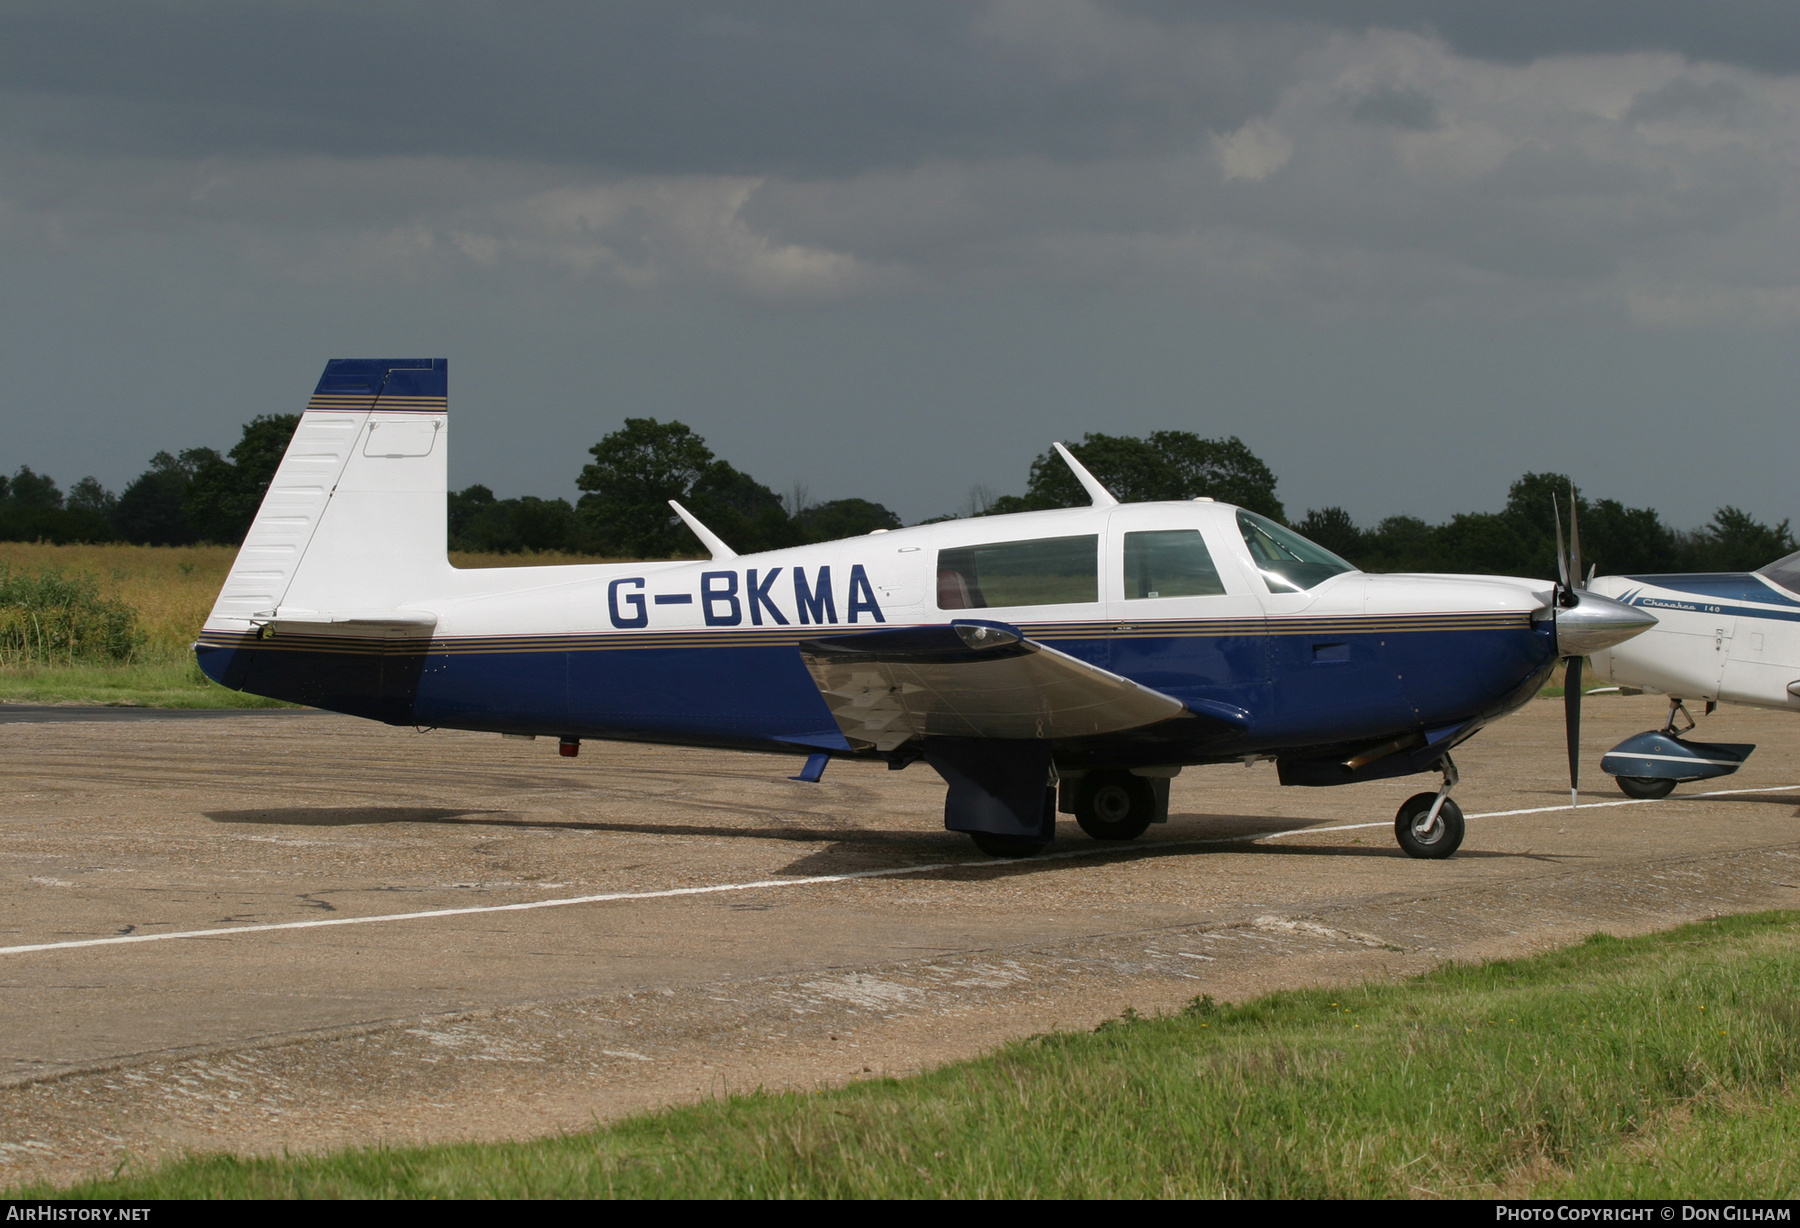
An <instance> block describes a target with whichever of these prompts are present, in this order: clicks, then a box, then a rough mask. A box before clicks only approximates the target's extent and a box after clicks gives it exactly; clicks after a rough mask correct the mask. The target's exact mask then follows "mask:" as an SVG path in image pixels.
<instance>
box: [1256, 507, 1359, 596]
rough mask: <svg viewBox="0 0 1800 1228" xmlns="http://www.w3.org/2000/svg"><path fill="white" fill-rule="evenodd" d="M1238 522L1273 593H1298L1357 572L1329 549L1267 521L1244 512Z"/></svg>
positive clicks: (1257, 565) (1258, 568) (1264, 518)
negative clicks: (1349, 572) (1350, 572)
mask: <svg viewBox="0 0 1800 1228" xmlns="http://www.w3.org/2000/svg"><path fill="white" fill-rule="evenodd" d="M1237 518H1238V531H1239V532H1241V533H1242V534H1243V535H1244V544H1245V545H1246V546H1248V547H1250V557H1251V558H1253V559H1255V560H1256V567H1257V570H1258V571H1260V572H1262V577H1263V580H1264V581H1265V582H1266V583H1267V584H1268V586H1269V590H1270V591H1271V592H1276V593H1297V592H1300V591H1302V590H1304V589H1309V588H1316V587H1318V586H1319V585H1321V584H1323V583H1324V582H1325V581H1327V580H1329V579H1331V577H1333V576H1341V575H1343V574H1344V573H1345V572H1346V571H1355V570H1356V568H1354V567H1352V566H1350V564H1348V563H1346V562H1344V560H1343V559H1340V558H1339V557H1338V556H1337V555H1335V554H1333V553H1332V552H1331V551H1329V550H1327V549H1325V547H1323V546H1320V545H1316V544H1314V543H1313V542H1309V541H1307V540H1306V539H1305V538H1304V537H1301V536H1300V535H1299V534H1298V533H1296V532H1294V531H1293V530H1292V529H1284V528H1282V527H1281V526H1280V525H1278V524H1276V523H1275V522H1274V521H1273V520H1270V519H1268V518H1267V517H1264V516H1258V515H1257V514H1256V513H1255V512H1246V511H1241V510H1240V511H1239V512H1238V514H1237Z"/></svg>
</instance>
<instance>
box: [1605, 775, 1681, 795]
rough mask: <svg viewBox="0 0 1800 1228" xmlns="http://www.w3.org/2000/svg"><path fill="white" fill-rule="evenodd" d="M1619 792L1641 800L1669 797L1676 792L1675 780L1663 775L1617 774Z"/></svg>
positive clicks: (1615, 778)
mask: <svg viewBox="0 0 1800 1228" xmlns="http://www.w3.org/2000/svg"><path fill="white" fill-rule="evenodd" d="M1613 779H1614V780H1616V781H1618V782H1619V792H1621V793H1623V794H1624V795H1625V796H1626V797H1635V798H1638V799H1640V800H1643V799H1654V798H1658V797H1667V796H1669V794H1671V793H1673V792H1675V782H1674V781H1672V780H1669V779H1668V778H1667V777H1662V776H1615V777H1613Z"/></svg>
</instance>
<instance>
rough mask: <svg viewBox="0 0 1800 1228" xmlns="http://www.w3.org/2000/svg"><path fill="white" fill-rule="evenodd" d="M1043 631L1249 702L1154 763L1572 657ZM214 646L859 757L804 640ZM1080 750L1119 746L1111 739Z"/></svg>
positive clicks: (1487, 637)
mask: <svg viewBox="0 0 1800 1228" xmlns="http://www.w3.org/2000/svg"><path fill="white" fill-rule="evenodd" d="M1037 638H1039V639H1040V640H1041V641H1042V642H1043V643H1045V644H1048V645H1049V646H1051V647H1054V648H1057V649H1060V650H1061V651H1063V652H1066V653H1068V654H1070V655H1071V656H1075V657H1078V658H1080V659H1082V660H1084V661H1087V662H1089V663H1091V664H1094V665H1097V666H1100V667H1102V668H1104V669H1108V670H1110V671H1112V672H1113V673H1116V674H1121V675H1123V676H1125V677H1127V678H1130V679H1132V680H1133V681H1135V682H1137V683H1140V684H1141V685H1143V686H1147V687H1151V688H1154V689H1156V690H1159V691H1162V692H1165V693H1166V694H1168V695H1171V696H1173V697H1175V698H1176V699H1180V700H1182V701H1183V702H1185V703H1188V704H1189V705H1190V706H1191V707H1193V708H1194V709H1195V710H1196V712H1200V711H1202V710H1203V709H1205V708H1206V707H1207V705H1208V704H1211V705H1223V706H1224V707H1227V708H1232V709H1237V710H1240V711H1242V712H1243V713H1247V714H1248V721H1247V728H1246V727H1240V726H1232V725H1229V724H1226V723H1223V722H1219V721H1212V720H1205V719H1177V720H1176V721H1172V722H1165V723H1164V725H1163V726H1157V727H1154V728H1155V729H1156V730H1158V731H1160V732H1158V733H1156V734H1155V736H1153V737H1150V738H1148V739H1146V737H1145V736H1144V735H1143V733H1142V732H1141V731H1134V732H1133V733H1132V734H1128V735H1118V736H1117V737H1116V738H1115V739H1114V742H1115V744H1116V751H1115V752H1114V753H1112V754H1111V755H1110V757H1111V758H1113V759H1122V760H1126V761H1130V760H1137V761H1144V762H1189V763H1201V762H1207V761H1218V760H1223V759H1229V758H1235V757H1238V756H1242V755H1249V754H1262V753H1277V754H1283V755H1295V754H1304V753H1307V752H1308V751H1309V749H1311V750H1314V751H1319V752H1321V753H1323V752H1325V751H1329V750H1330V749H1331V748H1338V747H1346V746H1355V745H1358V744H1366V743H1368V742H1369V741H1371V740H1372V739H1377V738H1381V737H1384V736H1392V735H1396V734H1404V733H1409V732H1429V731H1443V730H1448V729H1452V728H1464V729H1466V730H1467V731H1468V732H1472V731H1473V728H1474V727H1476V726H1478V725H1479V724H1480V723H1482V722H1484V721H1486V720H1489V719H1492V718H1493V717H1494V716H1496V715H1499V714H1501V713H1503V712H1505V711H1509V710H1511V709H1512V708H1514V707H1517V706H1518V705H1519V704H1521V703H1523V702H1524V701H1525V700H1526V699H1527V698H1529V697H1530V696H1531V695H1532V694H1534V693H1535V692H1536V689H1537V687H1538V686H1539V685H1541V683H1542V681H1543V679H1544V678H1545V677H1546V676H1547V675H1548V672H1549V670H1550V669H1551V667H1552V666H1553V665H1554V663H1555V659H1556V658H1555V647H1554V641H1553V639H1552V633H1551V632H1550V630H1549V628H1548V627H1547V626H1545V627H1541V628H1534V627H1530V626H1512V627H1505V628H1498V629H1480V630H1468V629H1456V630H1407V631H1396V630H1377V631H1372V632H1368V633H1361V634H1343V633H1335V634H1332V635H1330V636H1328V637H1321V636H1318V635H1307V634H1279V633H1278V634H1265V635H1254V634H1251V635H1204V634H1181V635H1169V636H1158V635H1155V634H1151V635H1145V634H1144V632H1143V631H1142V630H1139V631H1138V632H1137V633H1136V634H1134V635H1133V636H1130V637H1101V636H1088V637H1084V638H1076V639H1067V640H1062V639H1058V638H1056V636H1055V635H1054V634H1040V635H1039V636H1038V637H1037ZM197 652H198V656H199V662H200V666H201V668H202V669H203V670H204V671H205V672H206V674H207V675H208V676H209V677H211V678H213V679H214V680H215V681H218V682H220V683H222V684H224V685H226V686H229V687H232V688H234V689H238V690H245V691H250V692H253V693H255V694H259V695H266V696H270V697H272V698H276V699H284V700H289V701H292V702H296V703H302V704H307V705H310V706H314V707H319V708H326V709H330V710H333V711H338V712H345V713H349V714H351V715H355V716H363V717H369V718H372V719H375V720H381V721H386V722H388V723H390V724H396V725H420V726H435V727H440V728H450V729H472V730H486V731H494V732H502V733H532V734H545V735H552V736H563V737H580V738H598V739H614V740H626V741H643V742H662V743H671V744H677V745H690V746H718V747H730V748H736V749H741V750H758V751H771V750H787V751H792V750H795V749H797V748H808V749H826V750H833V751H838V752H848V751H849V743H848V742H847V741H846V740H845V739H844V736H843V734H842V733H841V732H840V731H839V729H838V727H837V725H836V723H835V722H834V721H833V719H832V716H831V713H830V711H829V710H828V708H827V707H826V705H825V702H824V700H823V698H822V697H821V696H820V694H819V691H818V688H817V686H816V685H815V684H814V682H813V679H812V677H811V675H810V674H809V673H808V672H807V669H806V666H805V663H804V662H803V660H802V659H801V656H800V652H799V650H798V648H797V647H796V645H795V644H793V643H785V644H746V645H718V644H716V643H715V644H713V645H710V646H696V647H691V648H690V647H682V646H678V645H677V646H668V645H667V642H666V641H665V642H664V645H663V646H658V647H653V648H630V647H607V648H602V649H584V648H566V647H556V648H551V647H544V648H533V647H532V646H531V645H530V644H529V643H528V642H524V643H520V644H519V645H517V646H514V647H509V648H507V649H506V650H503V651H483V650H471V649H468V648H458V647H457V646H456V645H455V644H454V642H451V643H450V644H448V645H437V644H434V645H433V646H432V647H431V649H430V650H427V651H423V652H421V651H418V650H414V651H412V652H410V653H408V652H404V651H396V650H391V649H390V650H384V649H383V648H381V647H378V646H369V647H365V648H362V649H361V650H358V651H334V650H328V649H322V648H319V647H317V646H306V647H296V646H290V645H284V644H282V643H280V642H279V641H260V640H257V639H254V638H253V637H250V636H225V637H221V636H216V635H211V634H209V635H207V636H205V637H203V639H202V641H201V643H200V644H199V645H198V646H197ZM1134 748H1135V749H1134ZM1071 749H1072V750H1074V749H1075V748H1071ZM1080 753H1081V754H1082V755H1083V756H1084V757H1086V758H1088V759H1090V760H1105V759H1107V758H1108V757H1109V752H1108V750H1107V747H1106V744H1105V741H1104V740H1102V743H1101V744H1099V745H1093V744H1090V745H1087V746H1085V747H1084V748H1080ZM1058 754H1059V756H1060V755H1061V754H1062V748H1060V747H1059V749H1058ZM1413 770H1418V769H1416V768H1415V769H1413Z"/></svg>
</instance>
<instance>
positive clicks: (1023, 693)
mask: <svg viewBox="0 0 1800 1228" xmlns="http://www.w3.org/2000/svg"><path fill="white" fill-rule="evenodd" d="M800 655H801V656H802V657H803V658H804V659H805V661H806V668H807V669H808V670H809V671H811V673H812V677H813V681H814V682H815V683H817V684H818V687H819V691H820V693H821V694H823V695H824V697H825V702H826V704H827V705H828V706H829V707H830V709H831V714H832V716H833V717H835V718H836V719H837V723H838V727H839V728H840V729H842V730H843V732H844V736H845V737H846V738H848V739H849V740H850V743H851V745H853V746H856V747H858V748H859V749H864V748H869V747H873V748H874V749H876V750H892V749H894V748H895V747H896V746H899V745H900V744H901V743H902V742H905V741H907V740H908V739H909V738H914V737H952V738H1079V737H1088V736H1091V735H1094V734H1102V733H1117V732H1119V731H1121V730H1125V729H1137V728H1139V727H1141V726H1144V725H1153V724H1155V723H1157V722H1158V721H1166V720H1168V719H1170V718H1171V717H1176V716H1180V715H1181V714H1182V713H1184V712H1186V711H1187V708H1186V706H1185V705H1184V704H1182V702H1181V701H1180V700H1178V699H1174V698H1171V697H1170V696H1168V695H1164V694H1163V693H1162V692H1161V691H1153V690H1151V689H1149V688H1148V687H1142V686H1139V685H1138V684H1137V683H1135V682H1133V681H1131V680H1130V679H1129V678H1121V677H1120V676H1119V675H1117V674H1113V673H1108V672H1107V671H1106V670H1103V669H1100V668H1099V667H1097V666H1093V665H1089V664H1088V663H1087V662H1085V661H1080V660H1077V659H1076V658H1074V657H1071V656H1069V655H1068V654H1067V653H1062V652H1058V651H1057V650H1056V649H1054V648H1050V647H1047V646H1046V645H1043V644H1039V643H1036V642H1034V641H1032V640H1029V639H1026V638H1025V635H1024V633H1022V632H1020V631H1019V630H1017V629H1016V628H1012V627H1008V626H1005V625H1004V624H1001V623H982V622H971V621H960V620H959V621H957V622H953V623H949V624H947V625H940V626H934V627H896V628H894V629H892V630H881V631H867V632H861V633H857V634H852V635H836V636H830V637H827V638H823V639H816V640H806V641H803V642H802V643H801V644H800Z"/></svg>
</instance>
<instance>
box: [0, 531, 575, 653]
mask: <svg viewBox="0 0 1800 1228" xmlns="http://www.w3.org/2000/svg"><path fill="white" fill-rule="evenodd" d="M236 557H237V547H236V546H123V545H98V546H52V545H49V544H48V543H44V542H0V563H6V564H10V565H11V566H12V567H13V568H14V570H20V571H41V570H43V569H45V568H49V569H51V570H54V571H60V572H63V573H64V574H67V575H73V574H76V573H84V574H87V575H91V576H93V577H94V578H95V579H96V580H98V581H99V582H100V593H101V595H102V596H104V597H116V598H118V599H119V600H121V601H123V602H125V603H126V604H127V605H129V606H131V607H133V608H134V609H136V610H137V612H138V625H139V626H140V627H142V628H143V629H144V633H145V635H146V636H147V637H148V638H147V640H146V643H145V645H144V659H145V660H146V661H169V660H175V659H177V658H185V657H186V656H187V652H188V645H190V644H192V643H193V642H194V636H195V635H197V634H198V633H199V631H200V625H201V624H202V623H204V622H205V621H206V615H207V612H208V611H209V610H211V609H212V605H213V601H214V600H215V599H216V598H217V597H218V595H219V589H220V588H221V587H223V585H224V583H225V576H226V574H227V573H228V572H230V570H231V562H232V560H233V559H235V558H236ZM450 561H451V563H452V564H453V565H455V566H457V567H469V568H485V567H548V566H555V565H559V564H565V563H598V562H606V561H609V560H605V559H596V558H590V557H588V556H586V555H578V554H561V553H548V552H547V553H543V554H471V553H464V552H457V553H454V554H452V555H451V556H450Z"/></svg>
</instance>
